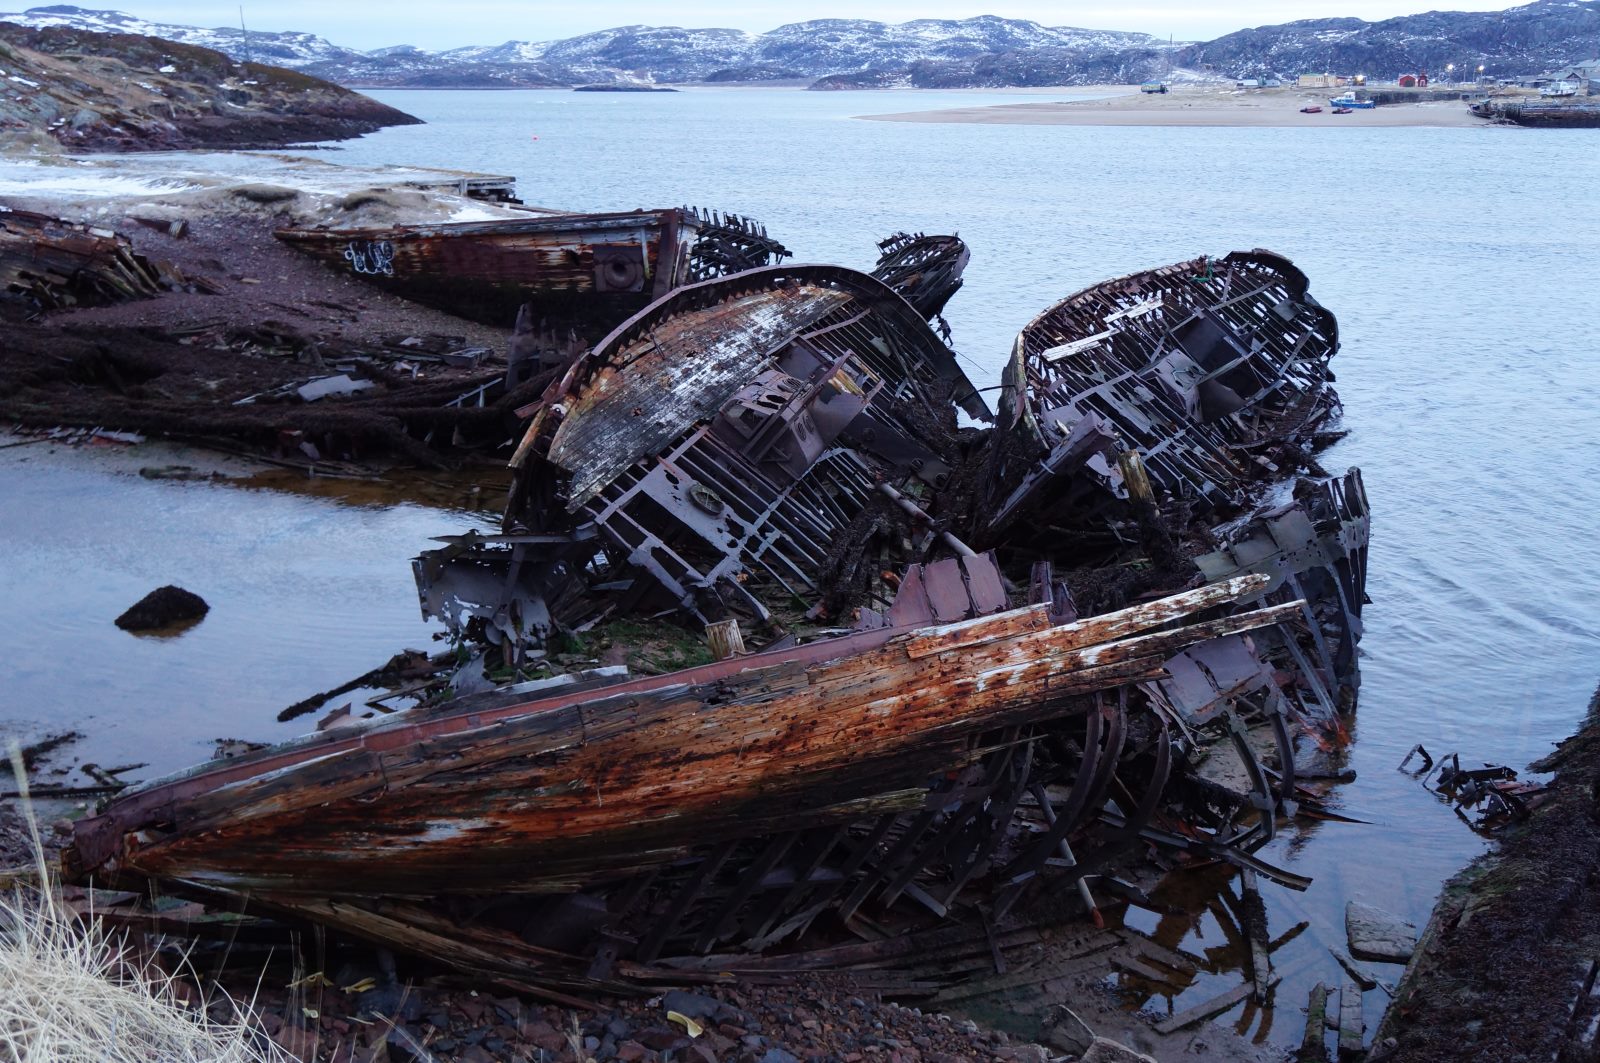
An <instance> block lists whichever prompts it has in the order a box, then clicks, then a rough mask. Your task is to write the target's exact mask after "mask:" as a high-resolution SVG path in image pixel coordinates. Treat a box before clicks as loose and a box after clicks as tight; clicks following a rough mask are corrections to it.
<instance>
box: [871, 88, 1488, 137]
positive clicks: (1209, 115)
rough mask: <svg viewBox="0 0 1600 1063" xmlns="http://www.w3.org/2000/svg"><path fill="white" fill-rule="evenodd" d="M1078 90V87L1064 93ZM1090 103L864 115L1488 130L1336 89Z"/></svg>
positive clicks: (1464, 114)
mask: <svg viewBox="0 0 1600 1063" xmlns="http://www.w3.org/2000/svg"><path fill="white" fill-rule="evenodd" d="M1064 91H1084V90H1064ZM1121 91H1122V94H1121V95H1116V96H1110V97H1108V98H1105V99H1096V100H1062V101H1059V102H1049V103H1006V104H996V105H993V106H987V107H952V108H948V109H945V110H938V111H908V112H905V113H901V114H868V115H860V116H859V117H861V118H863V119H866V120H868V121H874V122H964V123H974V124H980V125H1078V126H1237V127H1252V126H1254V127H1278V126H1284V127H1300V126H1311V127H1316V128H1330V129H1358V128H1364V129H1371V128H1375V127H1382V128H1394V127H1399V126H1405V127H1416V126H1437V127H1446V128H1454V127H1462V126H1486V125H1487V124H1488V123H1486V122H1484V121H1483V120H1482V119H1481V118H1476V117H1474V116H1473V114H1472V112H1470V111H1469V110H1467V105H1466V104H1464V103H1462V102H1460V101H1459V100H1435V101H1430V102H1426V103H1396V104H1386V105H1380V106H1378V107H1376V108H1373V109H1372V110H1354V111H1351V112H1350V113H1349V114H1334V113H1333V107H1332V105H1330V104H1329V103H1328V97H1329V96H1331V95H1334V94H1335V93H1336V92H1338V91H1340V90H1324V91H1322V92H1320V93H1319V92H1315V91H1312V90H1304V89H1267V90H1260V91H1246V92H1242V93H1237V94H1236V93H1234V92H1232V91H1228V90H1218V89H1214V88H1204V89H1182V88H1180V89H1174V90H1173V91H1170V92H1168V93H1166V94H1165V95H1160V94H1154V93H1148V94H1147V93H1141V92H1139V91H1138V90H1137V89H1136V88H1133V89H1128V88H1124V89H1122V90H1121ZM1306 106H1320V107H1321V108H1322V112H1321V113H1320V114H1302V113H1301V112H1300V108H1301V107H1306Z"/></svg>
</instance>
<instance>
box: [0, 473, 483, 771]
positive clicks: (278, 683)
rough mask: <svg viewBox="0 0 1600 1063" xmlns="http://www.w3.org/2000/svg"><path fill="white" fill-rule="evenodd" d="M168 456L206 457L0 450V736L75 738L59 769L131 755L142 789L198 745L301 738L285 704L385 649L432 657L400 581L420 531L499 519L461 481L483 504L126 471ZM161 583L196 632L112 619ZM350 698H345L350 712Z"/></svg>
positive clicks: (462, 488)
mask: <svg viewBox="0 0 1600 1063" xmlns="http://www.w3.org/2000/svg"><path fill="white" fill-rule="evenodd" d="M177 460H181V461H183V462H186V463H204V462H206V461H212V462H214V461H215V459H207V458H205V456H204V455H198V454H197V453H196V452H193V451H181V452H178V453H177V454H176V455H173V454H169V453H166V452H165V451H164V450H163V449H162V448H156V447H138V448H132V449H126V450H125V449H122V448H113V449H104V448H92V449H90V448H85V449H79V450H75V449H72V448H69V447H62V446H55V445H50V446H32V447H25V448H18V449H15V450H10V451H0V482H3V484H4V489H5V492H6V504H5V506H4V507H0V553H3V555H4V556H5V557H6V559H7V564H6V565H5V566H4V567H3V568H0V630H4V631H6V632H7V635H8V639H7V646H6V652H7V655H8V659H9V661H10V662H11V667H10V668H9V672H10V675H9V677H8V681H7V683H6V692H5V696H4V700H3V702H0V735H11V734H16V735H18V736H20V737H22V738H24V740H32V739H34V738H37V737H38V736H39V735H41V734H45V733H52V732H56V731H61V730H67V729H76V730H79V731H82V732H84V734H85V737H84V738H83V739H82V740H81V741H79V742H77V743H74V744H73V745H71V746H70V747H68V748H67V750H66V751H65V752H66V753H67V755H68V762H72V761H77V762H98V763H100V764H117V763H124V762H127V761H130V760H139V761H147V762H149V765H150V767H149V768H148V769H147V771H146V772H143V773H141V774H142V775H143V776H144V777H146V778H148V777H153V776H155V775H159V774H163V773H166V772H169V771H173V770H176V769H178V768H183V767H187V766H188V765H190V764H192V763H194V762H197V761H200V760H203V759H205V758H206V757H207V756H209V755H210V753H211V749H212V746H211V744H212V742H213V741H214V740H215V739H219V738H236V739H248V740H253V741H282V740H284V739H286V738H290V737H293V736H294V735H297V734H300V733H302V732H303V731H305V730H306V729H307V725H306V723H305V722H304V721H301V722H300V723H291V724H280V723H278V722H277V721H276V716H277V713H278V712H279V710H281V709H282V708H284V707H285V706H287V705H290V704H292V703H294V702H296V701H299V700H300V699H301V698H304V697H306V696H307V695H310V694H313V693H315V692H317V691H319V690H326V689H329V688H331V687H334V686H337V685H338V684H340V683H343V682H345V681H347V680H349V679H350V678H352V677H354V676H358V675H360V674H362V673H363V672H366V671H368V670H369V669H371V668H374V667H376V666H378V665H381V664H382V663H383V662H384V661H386V660H388V659H389V658H390V657H391V656H392V655H393V654H394V653H395V652H396V651H397V650H399V649H400V648H402V647H406V646H411V647H418V648H422V649H428V648H429V647H430V646H431V644H432V641H433V636H434V628H433V627H432V625H429V624H426V623H424V622H423V620H422V619H421V616H420V614H419V611H418V608H417V599H416V590H415V587H414V585H413V583H412V579H411V570H410V559H411V558H412V556H414V555H415V554H416V552H417V551H418V550H419V549H421V548H422V547H423V546H425V545H427V541H428V537H429V536H432V535H441V534H453V533H454V534H458V533H460V532H463V531H466V530H468V529H470V528H480V529H481V528H487V527H492V526H493V525H494V524H495V523H497V516H498V513H497V511H498V508H499V506H498V503H495V504H493V505H490V506H488V507H487V508H486V509H485V510H484V511H483V512H481V513H480V512H474V511H472V510H471V508H470V507H469V506H466V505H460V504H459V502H460V501H461V500H466V499H467V498H468V496H469V495H470V494H471V491H470V487H471V485H472V484H473V483H478V482H484V483H485V487H484V488H483V489H482V490H480V491H479V492H478V495H479V496H482V495H485V494H493V493H494V492H495V491H498V490H499V488H498V487H495V488H493V489H490V488H489V487H488V486H487V485H488V484H489V483H491V482H492V481H488V480H484V481H479V480H476V479H470V478H469V479H463V480H460V481H457V480H455V479H454V478H446V477H440V476H436V475H433V474H430V475H429V476H428V477H425V478H419V479H418V481H416V482H412V481H410V480H402V481H401V482H399V483H398V484H397V485H394V486H385V485H383V484H374V483H365V482H360V481H346V480H337V481H329V480H310V479H308V478H306V477H305V476H304V475H303V474H291V475H288V476H283V477H280V476H278V475H277V474H275V473H269V474H265V475H263V476H260V477H254V478H251V479H249V480H246V481H243V482H244V483H246V484H249V485H251V487H252V488H254V489H243V490H241V489H240V487H239V486H238V483H239V481H232V480H222V481H215V480H210V479H203V480H170V479H155V480H152V479H146V478H143V477H141V476H140V475H138V470H139V469H140V468H141V467H148V466H151V465H166V464H171V463H173V462H174V461H177ZM225 471H228V472H234V473H237V472H238V471H239V469H238V467H237V466H229V467H226V468H225ZM267 485H271V486H272V487H273V488H274V489H271V490H268V489H263V488H264V487H266V486H267ZM277 488H292V489H293V493H291V492H290V491H286V490H280V489H277ZM318 495H324V496H326V497H316V496H318ZM416 497H423V498H448V499H452V500H457V501H458V505H457V507H456V508H453V509H440V508H432V507H431V506H429V505H423V504H419V503H418V502H416V501H411V500H410V499H413V498H416ZM167 583H175V584H178V585H179V586H182V587H185V588H187V589H189V590H192V591H194V592H195V593H197V594H199V595H200V596H201V597H202V598H204V599H206V601H207V602H209V603H210V605H211V611H210V612H209V613H208V614H207V616H206V617H205V619H204V620H203V621H202V622H201V623H199V624H197V625H194V626H192V627H189V628H187V629H186V630H182V631H170V630H168V631H163V632H162V633H161V636H160V637H136V636H134V635H130V634H128V633H127V632H124V631H121V630H119V629H117V628H116V627H114V626H113V625H112V620H113V619H114V618H115V617H116V616H117V615H118V614H120V613H121V612H122V611H123V610H124V609H126V608H127V607H128V606H129V605H130V604H132V603H133V602H135V601H137V600H138V599H140V598H142V597H143V596H144V595H145V594H146V593H148V592H149V591H150V590H151V589H152V588H153V587H157V586H160V585H163V584H167ZM360 693H361V692H353V693H352V694H351V695H350V700H352V701H353V702H355V704H354V707H353V711H356V712H357V713H358V714H359V713H361V712H365V711H367V710H366V708H365V706H364V705H363V704H362V701H361V700H357V695H359V694H360ZM372 693H376V692H371V693H368V694H366V695H365V696H366V697H371V696H372ZM363 700H364V699H363ZM57 781H75V780H57Z"/></svg>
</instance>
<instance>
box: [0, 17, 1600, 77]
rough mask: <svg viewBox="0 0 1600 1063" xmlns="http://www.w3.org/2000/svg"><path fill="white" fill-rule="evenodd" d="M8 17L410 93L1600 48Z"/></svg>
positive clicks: (860, 23) (953, 26)
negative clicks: (325, 29)
mask: <svg viewBox="0 0 1600 1063" xmlns="http://www.w3.org/2000/svg"><path fill="white" fill-rule="evenodd" d="M0 20H5V21H10V22H16V23H20V24H22V25H25V26H32V27H52V26H53V27H63V28H67V29H78V30H92V31H97V32H104V33H125V34H138V35H142V36H152V37H163V38H166V39H168V40H173V41H178V42H181V43H184V44H191V45H199V46H203V47H207V48H214V49H217V50H218V51H222V52H225V53H227V54H228V55H230V56H232V57H234V58H236V59H246V58H249V59H253V60H255V61H256V62H262V63H271V64H274V65H277V66H283V67H288V68H291V69H295V70H300V71H302V72H304V73H307V74H311V75H314V76H316V77H321V78H326V79H328V80H330V81H334V82H337V83H339V84H343V85H349V86H359V87H395V88H424V87H428V88H479V87H483V88H536V87H551V88H554V87H561V86H571V85H578V84H591V83H628V82H667V83H684V82H750V81H769V80H806V81H815V80H817V79H824V80H822V81H821V83H820V84H819V85H818V87H856V86H875V85H914V86H918V87H937V88H961V87H990V86H1043V85H1074V84H1080V85H1081V84H1091V83H1099V82H1121V83H1127V82H1133V81H1143V80H1146V79H1149V78H1151V77H1161V76H1169V75H1171V74H1172V73H1173V72H1174V71H1177V72H1178V74H1179V76H1184V74H1185V73H1187V76H1220V77H1246V76H1254V75H1260V74H1267V73H1277V74H1282V75H1290V76H1292V75H1294V74H1297V73H1301V72H1305V71H1319V72H1320V71H1324V70H1334V71H1339V72H1345V73H1365V74H1367V75H1369V76H1372V77H1379V78H1382V77H1394V76H1396V75H1398V74H1401V73H1405V72H1409V71H1414V70H1417V69H1424V68H1425V69H1429V70H1434V71H1437V70H1442V69H1443V68H1444V66H1445V65H1446V64H1447V63H1454V64H1455V65H1456V66H1457V67H1460V68H1468V69H1472V68H1476V67H1477V66H1478V65H1479V64H1482V65H1483V66H1484V68H1485V71H1486V72H1487V73H1493V74H1500V75H1514V74H1529V73H1538V72H1541V71H1545V70H1550V69H1554V68H1556V67H1559V66H1561V65H1563V64H1567V63H1573V62H1577V61H1581V60H1584V59H1589V58H1592V57H1593V56H1594V54H1595V53H1596V52H1597V51H1600V0H1536V2H1534V3H1531V4H1527V5H1524V6H1522V7H1514V8H1511V9H1509V10H1506V11H1493V12H1440V11H1433V12H1429V13H1427V14H1422V15H1407V16H1404V17H1401V18H1392V19H1386V20H1384V21H1382V22H1365V21H1363V20H1361V19H1355V18H1333V19H1312V20H1307V21H1302V22H1290V23H1285V24H1283V25H1278V26H1262V27H1257V28H1255V29H1247V30H1240V31H1239V32H1237V33H1230V34H1228V35H1226V36H1224V37H1219V38H1217V39H1216V40H1214V41H1206V42H1191V41H1186V42H1168V41H1163V40H1160V39H1158V38H1155V37H1151V36H1150V35H1148V34H1143V33H1123V32H1116V31H1109V30H1086V29H1074V28H1071V27H1059V26H1058V27H1051V26H1041V25H1039V24H1038V23H1036V22H1027V21H1022V20H1017V19H1004V18H997V17H994V16H981V17H978V18H968V19H960V20H950V19H919V20H917V21H914V22H905V23H900V24H898V25H891V24H887V23H883V22H872V21H867V20H863V19H817V20H813V21H810V22H796V23H792V24H790V25H786V26H780V27H779V28H777V29H775V30H772V31H771V32H769V33H746V32H744V31H741V30H728V29H681V28H678V27H670V26H665V27H664V26H623V27H619V28H616V29H609V30H602V31H600V32H598V33H588V34H584V35H582V36H579V37H571V38H567V39H565V40H558V41H542V42H529V41H506V42H505V43H503V44H496V45H483V46H471V47H465V48H452V49H448V50H444V51H437V52H430V51H427V50H425V49H422V48H418V47H415V46H413V45H397V46H394V47H389V48H379V49H375V50H372V51H359V50H356V49H352V48H344V47H341V46H339V45H336V44H333V43H331V42H329V41H327V40H325V39H323V38H321V37H317V36H314V35H312V34H309V33H258V32H250V33H248V34H246V33H244V32H243V31H241V30H239V29H236V28H228V27H223V28H217V29H203V28H200V27H196V26H179V25H168V24H161V23H152V22H147V21H145V20H143V19H138V18H135V17H133V16H131V15H126V14H123V13H121V12H117V11H92V10H88V9H85V8H79V7H71V6H65V5H59V6H53V7H35V8H30V9H28V10H27V11H23V12H19V13H15V14H0Z"/></svg>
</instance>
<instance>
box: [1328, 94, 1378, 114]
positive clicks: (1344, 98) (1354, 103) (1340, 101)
mask: <svg viewBox="0 0 1600 1063" xmlns="http://www.w3.org/2000/svg"><path fill="white" fill-rule="evenodd" d="M1328 102H1329V103H1331V104H1333V106H1335V107H1349V108H1351V109H1352V110H1357V111H1370V110H1372V109H1373V108H1374V107H1376V106H1378V104H1377V101H1375V100H1363V99H1358V98H1357V97H1356V94H1355V93H1354V92H1346V93H1342V94H1340V95H1338V96H1334V97H1333V98H1331V99H1330V100H1328ZM1334 113H1335V114H1337V113H1339V112H1337V111H1335V112H1334Z"/></svg>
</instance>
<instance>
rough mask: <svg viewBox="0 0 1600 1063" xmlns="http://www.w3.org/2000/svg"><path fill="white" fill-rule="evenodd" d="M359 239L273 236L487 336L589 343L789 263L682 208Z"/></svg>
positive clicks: (401, 229)
mask: <svg viewBox="0 0 1600 1063" xmlns="http://www.w3.org/2000/svg"><path fill="white" fill-rule="evenodd" d="M522 209H523V210H524V211H525V212H526V213H527V217H525V218H502V219H496V220H492V221H465V222H443V223H439V224H434V225H400V226H389V227H384V228H369V229H338V228H310V229H281V230H279V231H278V232H277V233H276V235H277V237H278V239H280V240H282V241H284V242H285V243H287V244H289V245H290V246H292V247H295V248H298V249H299V250H301V251H304V252H306V253H307V254H310V255H313V256H315V257H316V258H319V259H321V260H322V261H323V262H326V263H327V264H328V265H330V266H331V267H333V268H335V269H338V270H341V271H347V272H350V273H353V274H355V275H356V276H358V277H360V278H361V279H362V280H365V281H367V282H369V283H372V284H375V285H377V286H379V287H381V288H385V289H387V290H390V291H393V292H395V293H396V294H398V295H402V296H405V297H406V298H409V299H413V300H415V301H417V302H420V303H424V304H426V305H429V306H434V307H438V308H439V309H443V310H447V311H449V312H451V313H454V314H459V315H461V316H462V317H467V318H471V319H473V320H477V321H482V322H483V323H485V324H489V325H502V326H505V325H509V324H511V322H513V321H515V320H516V319H517V315H518V312H519V311H520V310H521V308H522V307H523V306H524V305H526V306H528V307H529V314H530V316H531V320H532V321H534V322H538V323H541V324H542V325H543V326H544V327H547V328H549V329H551V330H555V331H557V332H561V333H565V332H566V331H568V330H572V331H576V332H577V333H578V334H579V335H580V336H582V337H584V338H586V339H587V340H589V341H593V340H595V339H598V338H599V337H600V336H603V335H604V334H605V333H606V332H607V331H609V330H610V329H611V328H612V327H613V326H615V325H616V324H617V323H618V322H620V321H622V320H623V319H624V318H627V317H628V316H630V315H631V314H633V313H635V312H637V311H639V310H641V309H643V308H644V307H645V306H647V305H649V303H650V302H651V301H652V300H655V299H658V298H660V297H661V296H663V295H666V294H667V293H668V292H670V291H672V290H673V289H674V288H678V287H681V286H682V285H685V284H693V283H695V282H697V281H703V280H708V279H710V278H712V277H719V276H723V275H724V274H729V273H738V272H741V271H743V270H747V269H754V268H756V267H759V266H766V265H770V264H773V263H776V262H778V261H781V260H782V259H784V258H786V257H787V256H788V253H789V252H788V251H787V250H786V249H785V248H784V246H783V245H782V244H781V243H779V242H778V241H776V240H774V239H772V238H771V237H769V236H768V235H767V232H766V229H765V228H764V227H763V226H762V225H760V224H759V223H758V222H755V221H752V220H750V219H748V218H743V217H740V216H738V215H736V214H725V213H722V212H719V211H713V210H701V209H697V208H691V207H674V208H669V209H665V210H635V211H623V212H614V213H598V214H578V213H567V212H562V211H553V210H538V209H534V208H522Z"/></svg>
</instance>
